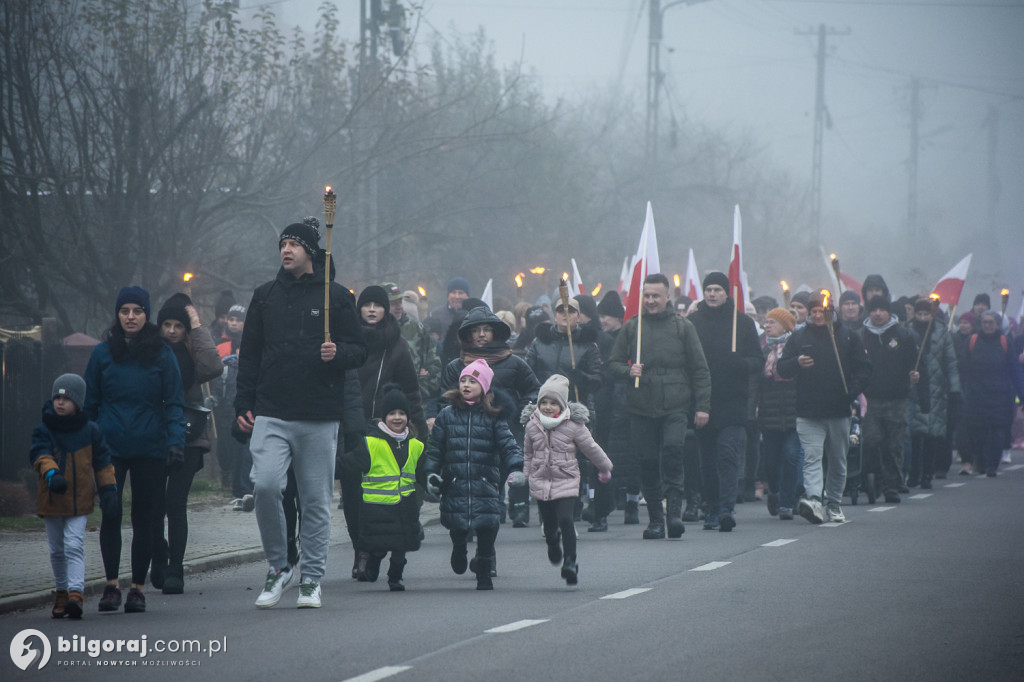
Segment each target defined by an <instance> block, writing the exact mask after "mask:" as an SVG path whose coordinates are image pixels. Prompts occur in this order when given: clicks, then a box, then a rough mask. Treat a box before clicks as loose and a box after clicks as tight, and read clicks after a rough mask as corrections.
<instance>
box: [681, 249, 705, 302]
mask: <svg viewBox="0 0 1024 682" xmlns="http://www.w3.org/2000/svg"><path fill="white" fill-rule="evenodd" d="M683 295H684V296H686V297H687V298H688V299H690V300H691V301H700V300H703V298H704V290H703V287H701V285H700V273H699V272H697V261H696V260H695V259H694V257H693V249H690V256H689V258H687V260H686V280H685V281H684V282H683Z"/></svg>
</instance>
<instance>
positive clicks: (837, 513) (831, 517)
mask: <svg viewBox="0 0 1024 682" xmlns="http://www.w3.org/2000/svg"><path fill="white" fill-rule="evenodd" d="M825 514H826V515H827V516H828V522H829V523H845V522H846V515H845V514H843V508H842V507H840V506H839V505H838V504H837V503H835V502H829V503H828V506H827V507H826V508H825Z"/></svg>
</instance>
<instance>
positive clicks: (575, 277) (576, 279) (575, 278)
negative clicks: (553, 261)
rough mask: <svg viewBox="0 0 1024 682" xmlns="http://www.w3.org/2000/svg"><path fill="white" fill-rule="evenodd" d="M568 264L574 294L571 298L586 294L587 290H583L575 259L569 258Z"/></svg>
mask: <svg viewBox="0 0 1024 682" xmlns="http://www.w3.org/2000/svg"><path fill="white" fill-rule="evenodd" d="M569 262H570V263H572V288H573V291H575V292H576V293H574V294H573V296H575V295H576V294H585V293H587V290H586V289H584V288H583V278H582V277H580V269H579V268H578V267H576V259H575V258H570V259H569Z"/></svg>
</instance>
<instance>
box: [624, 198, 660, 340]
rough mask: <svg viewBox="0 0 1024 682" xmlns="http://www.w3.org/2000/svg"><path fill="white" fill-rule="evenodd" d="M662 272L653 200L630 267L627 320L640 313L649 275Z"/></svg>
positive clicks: (648, 204)
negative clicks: (652, 206)
mask: <svg viewBox="0 0 1024 682" xmlns="http://www.w3.org/2000/svg"><path fill="white" fill-rule="evenodd" d="M657 272H661V260H660V259H659V258H658V235H657V232H655V229H654V212H653V211H652V210H651V202H649V201H648V202H647V217H646V218H644V231H643V232H642V233H640V246H639V247H637V250H636V255H635V256H633V263H632V266H631V267H630V277H629V293H628V294H627V295H626V314H625V316H624V317H623V318H622V321H623V322H625V321H626V320H628V319H629V318H631V317H636V315H638V314H639V313H640V306H641V304H642V299H643V288H644V287H643V283H644V280H645V279H646V278H647V275H653V274H655V273H657Z"/></svg>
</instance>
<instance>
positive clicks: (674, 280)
mask: <svg viewBox="0 0 1024 682" xmlns="http://www.w3.org/2000/svg"><path fill="white" fill-rule="evenodd" d="M672 281H673V282H675V285H676V288H677V289H678V288H679V275H672Z"/></svg>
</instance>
